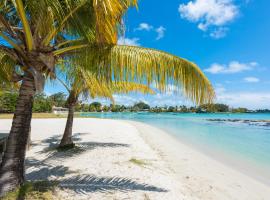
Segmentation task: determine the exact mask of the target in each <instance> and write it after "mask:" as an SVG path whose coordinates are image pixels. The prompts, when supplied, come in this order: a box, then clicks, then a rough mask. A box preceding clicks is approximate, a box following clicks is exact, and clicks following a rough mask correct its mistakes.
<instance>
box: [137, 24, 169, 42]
mask: <svg viewBox="0 0 270 200" xmlns="http://www.w3.org/2000/svg"><path fill="white" fill-rule="evenodd" d="M134 30H135V31H152V32H156V33H157V37H156V40H160V39H161V38H163V37H164V36H165V31H166V28H164V27H163V26H159V27H158V28H155V27H154V26H152V25H150V24H148V23H140V24H139V26H138V27H137V28H135V29H134Z"/></svg>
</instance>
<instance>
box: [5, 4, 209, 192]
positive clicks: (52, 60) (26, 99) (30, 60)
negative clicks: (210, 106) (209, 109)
mask: <svg viewBox="0 0 270 200" xmlns="http://www.w3.org/2000/svg"><path fill="white" fill-rule="evenodd" d="M130 6H137V0H39V1H37V0H1V2H0V37H1V40H0V52H1V54H2V55H3V56H2V57H4V58H5V61H4V63H5V64H6V65H8V66H9V67H8V69H9V70H10V71H9V74H10V77H12V80H13V81H17V82H18V81H20V82H21V85H20V91H19V97H18V101H17V105H16V110H15V113H14V118H13V123H12V127H11V131H10V134H9V137H8V141H7V148H6V151H5V152H4V156H3V158H2V163H1V166H0V196H3V195H4V194H5V193H6V192H7V191H10V190H13V189H15V188H16V187H17V186H19V185H21V184H22V183H24V160H25V151H26V144H27V139H28V135H29V130H30V122H31V118H32V107H33V98H34V95H35V93H36V92H40V91H42V90H43V87H44V83H45V79H46V77H51V78H54V77H55V67H56V66H57V65H56V64H57V63H59V62H60V61H62V60H65V59H68V60H72V63H74V64H76V65H78V66H81V67H83V68H91V69H92V70H93V71H95V72H96V73H95V74H96V76H97V77H98V78H99V77H106V82H110V81H111V80H112V76H113V80H115V81H130V80H131V81H136V82H139V83H147V84H150V83H155V84H156V86H157V87H158V88H159V89H161V91H165V90H166V89H168V84H174V85H176V86H181V88H182V91H183V93H184V94H185V95H186V96H187V97H189V98H190V99H191V100H193V101H194V102H195V103H198V104H201V103H208V102H209V101H211V100H212V98H213V96H214V91H213V88H212V86H211V84H210V82H209V81H208V79H207V78H206V77H205V76H204V74H203V73H202V71H201V70H200V69H199V68H198V67H197V66H196V65H195V64H193V63H191V62H188V61H187V60H184V59H181V58H178V57H176V56H172V55H170V54H167V53H165V52H160V51H155V50H152V49H146V48H141V47H132V46H115V45H116V43H117V36H118V34H119V30H121V22H122V16H123V15H124V14H125V12H126V10H127V9H128V8H129V7H130Z"/></svg>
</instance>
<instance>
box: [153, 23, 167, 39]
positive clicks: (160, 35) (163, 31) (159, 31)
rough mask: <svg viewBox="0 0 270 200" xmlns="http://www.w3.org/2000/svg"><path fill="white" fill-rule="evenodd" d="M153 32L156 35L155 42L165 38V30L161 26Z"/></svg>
mask: <svg viewBox="0 0 270 200" xmlns="http://www.w3.org/2000/svg"><path fill="white" fill-rule="evenodd" d="M155 31H156V32H157V34H158V35H157V37H156V40H160V39H161V38H163V37H164V36H165V31H166V29H165V28H164V27H163V26H160V27H158V28H157V29H156V30H155Z"/></svg>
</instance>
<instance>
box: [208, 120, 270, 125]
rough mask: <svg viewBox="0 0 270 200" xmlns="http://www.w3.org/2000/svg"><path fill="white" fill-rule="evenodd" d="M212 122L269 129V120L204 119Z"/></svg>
mask: <svg viewBox="0 0 270 200" xmlns="http://www.w3.org/2000/svg"><path fill="white" fill-rule="evenodd" d="M206 120H207V121H212V122H230V123H244V124H248V125H251V126H263V127H270V120H248V119H206Z"/></svg>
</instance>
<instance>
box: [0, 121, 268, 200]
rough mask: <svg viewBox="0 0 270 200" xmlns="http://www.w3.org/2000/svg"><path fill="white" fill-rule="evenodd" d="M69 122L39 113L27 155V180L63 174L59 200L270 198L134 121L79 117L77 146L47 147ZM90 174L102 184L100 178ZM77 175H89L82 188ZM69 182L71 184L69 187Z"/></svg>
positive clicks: (4, 128) (263, 188)
mask: <svg viewBox="0 0 270 200" xmlns="http://www.w3.org/2000/svg"><path fill="white" fill-rule="evenodd" d="M0 127H1V128H0V129H1V130H0V131H1V132H8V130H9V129H10V127H11V120H0ZM64 127H65V119H34V120H33V121H32V135H31V136H32V141H33V146H32V148H31V149H30V151H28V152H27V161H26V177H27V179H28V180H39V179H46V180H49V181H53V180H58V181H59V182H60V184H62V186H63V187H61V189H59V190H58V191H57V194H58V195H59V196H60V197H61V198H62V199H89V198H90V199H142V200H144V199H155V200H156V199H160V200H163V199H170V200H173V199H186V200H193V199H204V200H212V199H213V200H216V199H219V200H227V199H237V200H267V199H269V197H270V191H269V186H267V185H264V184H262V183H260V182H259V181H257V180H255V179H252V178H251V177H249V176H247V175H245V174H242V173H240V172H238V171H237V170H234V169H231V168H229V167H228V166H226V165H224V164H222V163H220V162H218V161H216V160H214V159H212V158H211V157H209V156H206V155H205V154H203V153H201V152H199V151H197V150H196V149H193V148H191V147H189V146H187V145H185V144H184V143H181V142H180V141H179V140H178V139H176V138H174V137H173V136H171V135H170V134H168V133H166V132H164V131H163V130H160V129H158V128H155V127H153V126H149V125H147V124H144V123H141V122H136V121H126V120H111V119H94V118H91V119H86V118H76V119H75V120H74V130H73V133H74V138H75V143H76V144H77V145H78V146H79V148H80V151H79V152H72V153H71V154H68V155H66V154H65V153H61V152H60V153H59V152H55V151H53V150H52V151H51V150H50V148H51V147H53V146H54V145H56V144H57V142H59V137H61V134H62V132H63V130H64ZM77 177H80V178H77ZM93 179H94V180H100V181H101V182H98V184H97V181H93ZM78 180H83V181H85V182H83V184H84V186H83V187H81V184H82V183H81V182H79V183H80V184H78ZM114 180H117V181H115V183H114ZM68 181H69V182H68ZM72 181H73V182H72ZM67 182H68V183H72V184H73V186H72V187H65V184H66V183H67ZM119 182H123V184H119ZM88 187H89V188H88ZM93 187H94V188H95V189H93ZM90 188H91V189H90ZM78 191H83V192H78Z"/></svg>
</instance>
